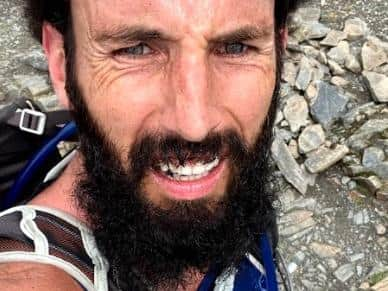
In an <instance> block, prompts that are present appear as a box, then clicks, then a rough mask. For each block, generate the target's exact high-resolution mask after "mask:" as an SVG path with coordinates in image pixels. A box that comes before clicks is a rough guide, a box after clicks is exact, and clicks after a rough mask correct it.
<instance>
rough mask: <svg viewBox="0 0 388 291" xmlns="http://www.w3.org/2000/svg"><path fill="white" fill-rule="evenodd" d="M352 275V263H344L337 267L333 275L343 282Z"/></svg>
mask: <svg viewBox="0 0 388 291" xmlns="http://www.w3.org/2000/svg"><path fill="white" fill-rule="evenodd" d="M353 275H354V270H353V265H352V264H345V265H342V266H341V267H339V268H338V269H337V270H336V271H335V272H334V276H335V277H336V278H337V279H338V280H340V281H341V282H342V283H345V282H346V281H347V280H349V279H350V278H351V277H353Z"/></svg>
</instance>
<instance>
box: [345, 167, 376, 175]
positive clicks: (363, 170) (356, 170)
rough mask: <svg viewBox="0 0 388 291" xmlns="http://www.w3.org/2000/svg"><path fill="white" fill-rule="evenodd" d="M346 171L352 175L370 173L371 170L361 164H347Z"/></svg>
mask: <svg viewBox="0 0 388 291" xmlns="http://www.w3.org/2000/svg"><path fill="white" fill-rule="evenodd" d="M345 173H346V174H347V175H349V176H351V177H354V176H358V175H363V174H367V173H370V171H369V170H368V169H367V168H365V167H363V166H360V165H346V166H345Z"/></svg>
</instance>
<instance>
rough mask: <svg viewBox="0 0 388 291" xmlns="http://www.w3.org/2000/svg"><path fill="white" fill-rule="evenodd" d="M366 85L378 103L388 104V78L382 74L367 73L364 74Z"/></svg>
mask: <svg viewBox="0 0 388 291" xmlns="http://www.w3.org/2000/svg"><path fill="white" fill-rule="evenodd" d="M362 75H363V76H364V78H365V80H366V84H367V85H368V88H369V90H370V92H371V94H372V98H373V100H374V101H376V102H388V77H387V76H385V75H382V74H378V73H374V72H367V71H364V72H363V73H362Z"/></svg>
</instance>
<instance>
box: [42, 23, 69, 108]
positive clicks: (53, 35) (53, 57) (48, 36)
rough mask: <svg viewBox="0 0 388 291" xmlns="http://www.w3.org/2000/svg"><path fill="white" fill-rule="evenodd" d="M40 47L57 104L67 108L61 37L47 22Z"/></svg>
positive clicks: (64, 59)
mask: <svg viewBox="0 0 388 291" xmlns="http://www.w3.org/2000/svg"><path fill="white" fill-rule="evenodd" d="M42 45H43V50H44V52H45V54H46V57H47V61H48V68H49V74H50V79H51V83H52V85H53V87H54V91H55V94H56V95H57V97H58V99H59V102H60V104H61V105H62V106H64V107H65V108H69V99H68V97H67V93H66V89H65V85H66V56H65V49H64V39H63V35H62V34H61V33H60V32H59V31H58V30H57V29H56V28H54V26H53V25H52V24H50V23H48V22H44V23H43V27H42Z"/></svg>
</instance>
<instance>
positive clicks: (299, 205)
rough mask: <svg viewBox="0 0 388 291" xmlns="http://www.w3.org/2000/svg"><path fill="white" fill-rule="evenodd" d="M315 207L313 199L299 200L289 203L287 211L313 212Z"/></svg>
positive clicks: (315, 202)
mask: <svg viewBox="0 0 388 291" xmlns="http://www.w3.org/2000/svg"><path fill="white" fill-rule="evenodd" d="M316 207H317V201H316V200H315V199H314V198H300V199H297V200H294V201H293V202H291V203H290V204H289V205H288V209H287V211H289V210H295V209H300V210H309V211H314V210H315V208H316Z"/></svg>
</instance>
